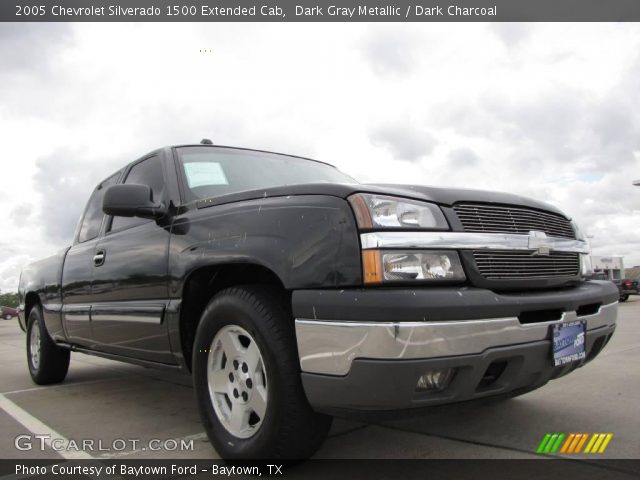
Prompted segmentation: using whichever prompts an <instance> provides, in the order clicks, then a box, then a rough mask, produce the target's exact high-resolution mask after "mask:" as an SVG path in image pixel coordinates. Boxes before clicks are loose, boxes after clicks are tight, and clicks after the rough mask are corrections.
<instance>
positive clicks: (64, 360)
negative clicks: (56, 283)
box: [27, 306, 70, 385]
mask: <svg viewBox="0 0 640 480" xmlns="http://www.w3.org/2000/svg"><path fill="white" fill-rule="evenodd" d="M69 359H70V352H69V350H67V349H65V348H60V347H58V346H57V345H56V344H55V343H54V341H53V340H52V339H51V337H50V336H49V333H48V332H47V328H46V327H45V325H44V320H43V318H42V311H41V310H40V307H37V306H36V307H33V308H32V309H31V311H30V312H29V320H28V323H27V364H28V366H29V373H30V374H31V378H32V379H33V381H34V382H35V383H37V384H38V385H49V384H52V383H60V382H62V381H63V380H64V379H65V377H66V376H67V371H68V370H69Z"/></svg>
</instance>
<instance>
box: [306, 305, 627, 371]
mask: <svg viewBox="0 0 640 480" xmlns="http://www.w3.org/2000/svg"><path fill="white" fill-rule="evenodd" d="M617 306H618V304H617V302H616V303H611V304H608V305H604V306H602V307H600V309H599V311H598V312H596V313H594V314H593V315H585V316H581V317H578V316H577V314H576V312H565V313H564V314H563V315H562V318H561V319H560V320H557V321H552V322H541V323H529V324H524V325H523V324H521V323H520V322H519V321H518V318H517V317H507V318H490V319H478V320H461V321H447V322H383V323H372V322H338V321H321V320H307V319H296V337H297V342H298V353H299V356H300V367H301V368H302V371H303V372H308V373H319V374H325V375H346V374H348V373H349V370H350V369H351V363H352V362H353V360H354V359H356V358H373V359H387V360H406V359H415V358H437V357H446V356H454V355H471V354H477V353H482V352H483V351H485V350H486V349H488V348H492V347H501V346H508V345H516V344H520V343H528V342H535V341H540V340H544V339H546V338H548V337H549V325H553V324H556V323H564V322H572V321H575V320H585V321H586V322H587V330H594V329H597V328H600V327H604V326H608V325H612V324H615V323H616V317H617Z"/></svg>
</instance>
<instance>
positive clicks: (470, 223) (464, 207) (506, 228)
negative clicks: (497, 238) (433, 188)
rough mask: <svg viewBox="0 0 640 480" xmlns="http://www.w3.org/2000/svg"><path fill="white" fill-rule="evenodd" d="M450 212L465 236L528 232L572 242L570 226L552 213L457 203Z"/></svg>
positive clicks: (569, 223)
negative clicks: (455, 217)
mask: <svg viewBox="0 0 640 480" xmlns="http://www.w3.org/2000/svg"><path fill="white" fill-rule="evenodd" d="M453 209H454V210H455V212H456V215H457V216H458V219H459V220H460V223H462V226H463V227H464V230H465V231H467V232H493V233H522V234H525V235H527V234H528V233H529V232H530V231H531V230H537V231H540V232H544V233H546V234H547V235H548V236H550V237H564V238H575V233H574V231H573V227H572V226H571V222H569V220H567V219H566V218H564V217H563V216H561V215H557V214H555V213H550V212H543V211H540V210H534V209H533V208H526V207H515V206H511V205H505V206H501V205H485V204H482V203H458V204H456V205H454V206H453Z"/></svg>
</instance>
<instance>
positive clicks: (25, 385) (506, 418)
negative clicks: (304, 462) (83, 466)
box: [0, 297, 640, 459]
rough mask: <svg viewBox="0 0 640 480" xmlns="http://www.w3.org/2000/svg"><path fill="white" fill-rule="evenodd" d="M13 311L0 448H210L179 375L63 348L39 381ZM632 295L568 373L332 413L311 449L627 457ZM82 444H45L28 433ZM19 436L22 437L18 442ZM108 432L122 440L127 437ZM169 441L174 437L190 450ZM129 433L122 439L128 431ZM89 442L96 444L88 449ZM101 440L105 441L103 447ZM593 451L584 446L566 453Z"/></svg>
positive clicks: (638, 339)
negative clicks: (393, 412)
mask: <svg viewBox="0 0 640 480" xmlns="http://www.w3.org/2000/svg"><path fill="white" fill-rule="evenodd" d="M24 344H25V335H24V333H23V332H22V331H21V330H20V328H19V326H18V324H17V321H16V320H12V321H4V320H3V321H0V365H1V372H2V373H1V374H0V378H1V379H2V381H1V382H0V390H1V395H0V431H2V432H3V435H2V436H1V437H0V458H6V459H38V458H51V459H58V458H62V457H65V458H88V456H91V457H93V458H114V459H115V458H118V459H119V458H122V459H124V458H126V459H143V458H172V459H196V458H198V459H199V458H207V459H213V458H217V455H216V452H215V451H214V449H213V448H212V447H211V446H210V444H209V442H208V440H207V438H206V437H205V435H204V433H203V429H202V426H201V424H200V421H199V418H198V413H197V409H196V405H195V399H194V394H193V388H192V386H191V382H190V378H189V377H188V376H184V375H181V374H176V373H173V372H167V371H163V370H153V369H147V368H143V367H138V366H132V365H128V364H124V363H119V362H114V361H110V360H104V359H101V358H97V357H93V356H88V355H82V354H79V353H74V354H73V355H72V361H71V367H70V370H69V374H68V377H67V380H66V381H65V382H64V383H63V384H60V385H56V386H49V387H39V386H37V385H35V384H33V383H32V381H31V379H30V377H29V374H28V371H27V365H26V358H25V346H24ZM639 365H640V297H631V298H630V300H629V301H628V302H627V303H623V304H620V310H619V318H618V328H617V331H616V333H615V335H614V337H613V339H612V340H611V342H610V343H609V344H608V345H607V347H606V348H605V349H604V350H603V352H602V353H601V354H600V356H599V357H598V358H597V359H596V360H594V361H593V362H591V363H590V364H588V365H586V366H584V367H583V368H581V369H578V370H577V371H576V372H574V373H572V374H570V375H569V376H567V377H564V378H560V379H558V380H555V381H552V382H550V383H549V384H547V385H546V386H545V387H543V388H541V389H539V390H537V391H534V392H531V393H529V394H526V395H523V396H521V397H518V398H514V399H509V400H504V401H500V402H484V403H480V404H478V403H474V404H460V405H452V406H445V407H435V408H433V409H432V410H431V411H428V412H427V413H425V414H422V415H421V416H419V417H414V418H410V419H403V420H394V421H384V422H381V423H376V424H372V423H359V422H352V421H345V420H336V421H335V422H334V426H333V428H332V431H331V434H330V437H329V438H328V439H327V441H326V442H325V444H324V446H323V447H322V449H321V450H320V451H319V452H318V453H317V455H316V457H317V458H376V459H379V458H447V459H458V458H473V459H482V458H539V457H540V455H537V454H536V453H535V450H536V448H537V446H538V444H539V443H540V441H541V439H542V438H543V437H544V435H545V434H546V433H547V432H563V433H567V434H568V433H571V432H583V433H596V432H603V433H612V434H613V438H612V440H611V442H610V443H609V445H608V447H607V449H606V451H605V452H604V453H603V454H599V455H598V456H597V458H616V459H621V458H638V457H639V454H640V431H639V429H638V428H637V427H638V413H639V410H638V405H640V367H639ZM34 434H38V435H49V436H50V437H51V438H63V439H66V440H67V441H74V442H76V443H77V444H81V443H82V442H83V441H87V440H88V441H93V442H94V443H93V448H94V450H93V451H85V452H84V453H82V452H80V453H77V452H74V451H73V450H65V451H62V452H59V451H54V450H53V449H52V448H51V447H50V446H48V445H45V448H44V449H42V450H41V449H40V445H39V443H40V441H39V440H38V439H37V438H34V437H33V435H34ZM19 435H31V437H29V438H30V439H31V440H28V439H27V440H24V437H23V440H21V442H22V443H21V446H22V448H27V443H25V442H30V443H31V444H32V445H33V447H32V448H31V449H28V450H26V449H25V450H20V449H18V448H16V445H15V439H16V437H18V436H19ZM117 439H120V440H122V439H124V440H125V441H126V445H125V444H123V442H121V441H116V440H117ZM152 439H157V440H160V441H161V442H152V445H153V447H154V448H157V447H159V446H162V444H163V443H162V442H164V441H165V440H177V441H178V442H171V441H170V442H168V444H166V447H167V448H168V449H173V448H175V446H176V444H178V445H179V443H180V441H181V440H184V444H186V445H187V446H188V445H189V444H192V445H193V449H191V450H185V451H179V450H173V451H166V450H164V451H163V450H160V451H156V450H151V449H150V448H147V446H148V445H151V444H149V443H148V441H149V440H152ZM131 440H132V441H131ZM98 448H100V449H102V450H98ZM105 449H108V450H105ZM571 458H581V459H587V458H589V459H593V458H594V456H593V455H588V454H580V455H577V456H576V455H575V454H574V455H571Z"/></svg>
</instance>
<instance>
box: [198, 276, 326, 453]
mask: <svg viewBox="0 0 640 480" xmlns="http://www.w3.org/2000/svg"><path fill="white" fill-rule="evenodd" d="M256 351H257V354H256ZM193 352H194V353H193V375H194V385H195V393H196V397H197V401H198V408H199V411H200V417H201V419H202V423H203V425H204V427H205V430H206V432H207V435H208V437H209V440H210V441H211V443H212V444H213V446H214V448H215V449H216V451H217V452H218V454H219V455H220V456H221V457H222V458H223V459H227V460H241V459H256V458H260V459H267V458H269V459H270V458H283V459H303V458H308V457H310V456H311V455H312V454H313V453H315V451H316V450H317V449H318V448H319V447H320V445H321V444H322V442H323V441H324V439H325V438H326V436H327V433H328V432H329V428H330V427H331V421H332V418H331V417H330V416H326V415H320V414H318V413H316V412H314V411H313V410H312V408H311V406H310V405H309V403H308V402H307V399H306V397H305V394H304V391H303V388H302V381H301V377H300V367H299V365H300V364H299V359H298V353H297V346H296V340H295V333H294V328H293V321H292V318H291V313H290V309H289V307H288V306H287V301H286V299H285V298H283V294H282V293H281V292H279V291H278V290H276V289H274V288H271V287H268V286H264V285H247V286H241V287H233V288H228V289H226V290H223V291H221V292H219V293H218V294H217V295H215V296H214V297H213V298H212V299H211V301H210V302H209V304H208V305H207V307H206V308H205V310H204V313H203V314H202V317H201V320H200V324H199V325H198V329H197V331H196V337H195V345H194V349H193ZM214 372H218V373H217V374H215V373H214ZM210 384H211V386H210ZM210 390H211V392H210ZM239 418H241V419H242V420H239Z"/></svg>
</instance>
